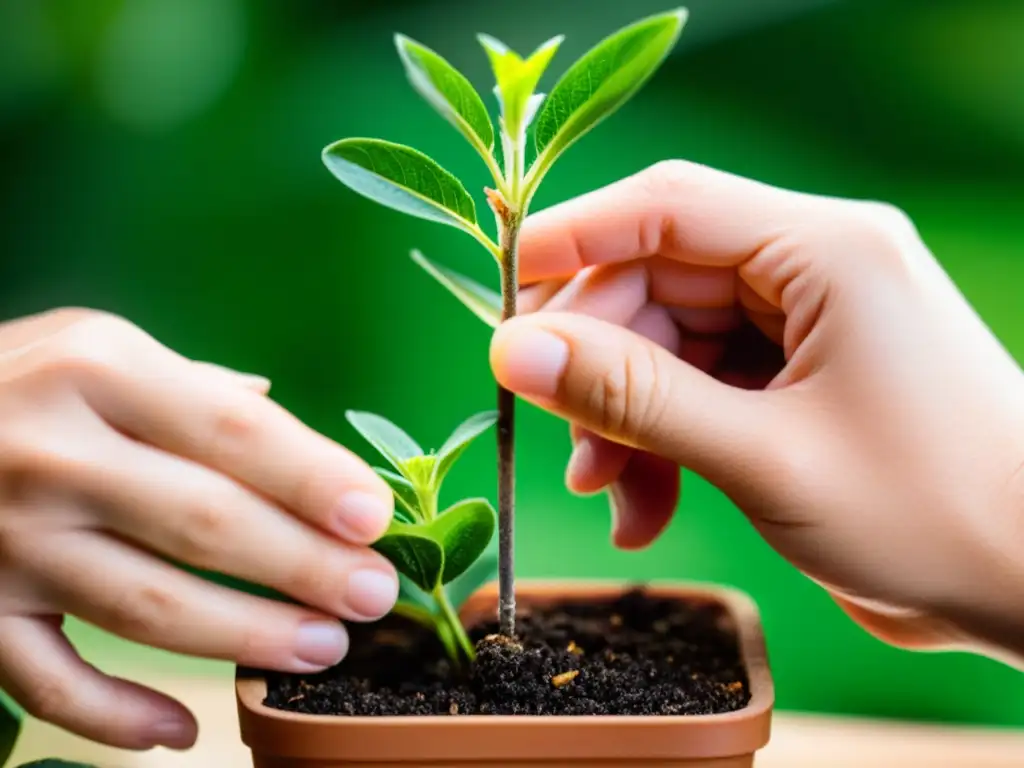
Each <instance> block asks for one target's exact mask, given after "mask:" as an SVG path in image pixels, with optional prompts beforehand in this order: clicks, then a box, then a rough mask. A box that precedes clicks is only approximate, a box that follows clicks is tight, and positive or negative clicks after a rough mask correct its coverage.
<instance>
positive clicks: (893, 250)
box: [823, 201, 918, 260]
mask: <svg viewBox="0 0 1024 768" xmlns="http://www.w3.org/2000/svg"><path fill="white" fill-rule="evenodd" d="M823 234H824V235H826V236H827V237H829V238H830V239H831V240H832V242H841V243H843V242H845V243H849V244H851V245H853V246H854V247H856V248H857V249H858V250H859V251H860V255H861V256H863V257H871V256H875V257H880V258H882V259H885V260H892V259H894V258H895V259H897V260H901V259H902V258H903V257H904V255H905V252H906V249H907V246H908V245H910V244H912V243H916V242H917V239H918V238H917V229H916V228H915V227H914V223H913V222H912V221H911V220H910V217H909V216H907V215H906V214H905V213H904V212H903V211H901V210H900V209H899V208H896V207H895V206H893V205H889V204H888V203H877V202H863V201H847V202H845V203H844V204H843V205H842V206H841V207H839V208H838V209H837V210H836V212H835V215H834V216H833V217H832V219H831V221H830V222H829V223H828V227H827V231H826V232H824V233H823Z"/></svg>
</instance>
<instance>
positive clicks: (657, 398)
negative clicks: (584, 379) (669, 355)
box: [589, 344, 668, 444]
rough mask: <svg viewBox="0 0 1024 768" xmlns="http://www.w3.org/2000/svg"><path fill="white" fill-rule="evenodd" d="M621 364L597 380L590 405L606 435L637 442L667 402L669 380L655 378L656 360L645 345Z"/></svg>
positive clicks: (653, 352) (657, 417)
mask: <svg viewBox="0 0 1024 768" xmlns="http://www.w3.org/2000/svg"><path fill="white" fill-rule="evenodd" d="M620 359H621V360H622V364H621V365H617V366H614V367H611V368H609V369H608V370H606V371H605V372H604V374H603V375H602V376H599V377H596V378H595V380H594V383H593V384H592V386H591V389H590V393H589V405H590V407H591V408H592V409H593V412H594V413H597V414H600V425H601V428H602V429H603V430H604V431H605V433H606V434H611V435H615V436H617V437H619V438H621V439H624V440H626V441H628V442H630V443H634V444H635V443H637V442H639V441H640V440H641V439H642V438H643V437H644V436H645V435H647V434H648V433H649V432H650V431H651V430H652V429H653V428H654V426H655V425H656V424H657V420H658V419H659V418H660V414H661V413H662V412H663V410H664V407H665V402H666V399H667V387H668V377H664V376H659V375H658V358H657V355H656V354H655V351H654V349H652V348H651V347H650V346H649V345H647V344H638V345H636V346H635V347H634V348H633V349H631V350H630V351H629V352H628V353H627V354H625V355H623V356H622V357H621V358H620Z"/></svg>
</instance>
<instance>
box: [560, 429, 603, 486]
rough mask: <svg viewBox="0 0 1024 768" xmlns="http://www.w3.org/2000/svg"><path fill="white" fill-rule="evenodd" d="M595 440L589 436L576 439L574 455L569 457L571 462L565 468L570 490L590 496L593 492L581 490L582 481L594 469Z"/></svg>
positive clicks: (566, 480)
mask: <svg viewBox="0 0 1024 768" xmlns="http://www.w3.org/2000/svg"><path fill="white" fill-rule="evenodd" d="M595 454H596V451H595V450H594V441H593V440H592V439H591V438H590V437H588V436H583V437H580V439H579V440H577V441H576V447H575V448H573V451H572V455H571V456H570V457H569V464H568V466H567V467H566V468H565V484H566V485H567V486H568V488H569V490H570V491H572V492H573V493H575V494H577V495H579V496H590V495H592V494H590V493H585V492H582V491H580V490H579V486H580V485H581V481H582V480H583V479H584V478H585V477H586V476H587V475H588V474H590V473H591V472H592V471H593V469H594V456H595Z"/></svg>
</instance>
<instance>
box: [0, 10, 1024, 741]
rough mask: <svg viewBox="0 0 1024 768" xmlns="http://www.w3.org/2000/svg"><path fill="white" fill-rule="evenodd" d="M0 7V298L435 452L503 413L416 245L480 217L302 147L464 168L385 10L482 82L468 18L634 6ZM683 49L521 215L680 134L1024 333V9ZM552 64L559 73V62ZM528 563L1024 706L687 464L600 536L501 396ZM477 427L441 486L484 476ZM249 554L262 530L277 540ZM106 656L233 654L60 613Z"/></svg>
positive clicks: (533, 26) (177, 664)
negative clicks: (126, 636)
mask: <svg viewBox="0 0 1024 768" xmlns="http://www.w3.org/2000/svg"><path fill="white" fill-rule="evenodd" d="M499 5H500V4H495V3H490V2H484V1H483V0H460V1H458V2H453V1H450V2H427V1H423V2H414V1H413V0H406V1H405V2H400V1H399V0H360V1H358V2H341V1H335V2H326V1H325V0H291V2H288V3H263V2H250V1H246V0H130V1H129V0H89V2H79V3H67V2H57V1H56V0H5V2H3V3H2V4H0V163H2V166H0V167H2V168H3V171H2V173H0V317H3V318H9V317H15V316H18V315H21V314H25V313H29V312H35V311H39V310H42V309H45V308H49V307H54V306H59V305H68V304H74V305H88V306H94V307H100V308H105V309H108V310H112V311H115V312H119V313H122V314H124V315H126V316H127V317H129V318H131V319H132V320H134V321H135V322H136V323H138V324H139V325H141V326H142V327H143V328H145V329H146V330H148V331H149V332H151V333H152V334H154V335H155V336H156V337H157V338H159V339H160V340H161V341H163V342H164V343H166V344H168V345H170V346H173V347H175V348H177V349H179V350H180V351H182V352H183V353H185V354H188V355H190V356H192V357H195V358H202V359H208V360H214V361H217V362H220V363H223V364H226V365H231V366H234V367H237V368H239V369H242V370H249V371H254V372H258V373H261V374H265V375H268V376H270V377H271V378H272V379H273V380H274V385H275V386H274V396H275V397H276V398H277V399H278V400H279V401H280V402H282V403H284V404H285V405H287V406H288V407H289V408H291V409H292V410H294V411H295V412H296V413H297V414H298V415H299V416H300V417H301V418H303V419H305V420H306V421H307V422H309V423H310V424H312V425H314V426H315V427H317V428H318V429H320V430H321V431H323V432H325V433H327V434H329V435H331V436H333V437H335V438H337V439H339V440H341V441H345V442H350V443H351V444H352V445H353V446H354V447H355V448H357V449H358V450H362V449H363V446H362V444H361V443H360V442H359V441H358V440H357V439H356V437H355V435H354V433H353V432H352V431H351V430H350V428H349V427H348V426H347V425H346V423H345V422H344V419H343V410H344V409H345V408H348V407H355V408H360V409H368V410H373V411H377V412H381V413H385V414H387V415H389V416H390V417H391V418H393V419H394V420H395V421H397V422H398V423H400V424H402V425H404V426H406V427H407V428H408V429H409V430H410V431H411V432H412V433H413V435H414V436H417V437H418V438H420V439H421V442H424V443H426V444H432V445H436V444H437V443H438V442H440V440H442V439H443V438H444V437H445V435H446V434H447V432H448V430H449V429H450V428H451V427H452V426H453V425H454V424H455V423H456V422H457V421H459V420H461V419H462V418H463V417H464V416H466V415H468V414H469V413H471V412H474V411H475V410H478V409H483V408H488V407H491V404H492V399H493V395H492V391H493V390H492V383H491V379H490V374H489V370H488V368H487V363H486V350H487V343H488V335H487V333H486V331H485V329H484V328H483V326H481V325H480V324H479V323H478V322H477V321H476V320H475V319H473V318H472V317H471V316H469V315H468V313H466V312H465V311H464V310H463V309H462V308H461V307H459V306H458V305H457V304H456V303H455V302H454V300H452V299H450V298H449V297H447V296H445V295H443V293H442V292H441V291H440V289H439V288H437V287H436V286H435V285H433V284H432V283H431V282H430V281H429V280H428V279H427V278H426V277H425V276H424V275H422V274H420V273H419V272H418V271H417V270H416V269H415V268H414V267H413V266H412V265H411V264H410V263H409V261H408V259H407V257H406V254H407V252H408V250H409V249H410V248H411V247H414V246H415V247H420V248H422V249H423V250H424V251H425V252H426V253H427V254H428V255H430V256H432V257H435V258H438V259H440V260H442V261H444V262H445V263H447V264H449V265H451V266H454V267H455V268H458V269H461V270H463V271H466V272H468V273H471V274H474V275H477V276H478V277H479V278H481V279H486V280H493V279H494V275H493V267H491V266H490V264H488V263H487V262H486V259H484V258H482V257H481V255H480V252H479V251H478V250H477V249H476V247H475V245H474V244H473V243H472V242H471V241H469V239H468V238H465V237H464V236H460V235H458V234H457V233H455V232H454V231H453V230H447V229H444V228H441V227H436V226H432V225H430V224H428V223H425V222H417V221H413V220H409V219H406V218H404V217H401V216H400V215H398V214H395V213H392V212H390V211H386V210H383V209H380V208H378V207H377V206H374V205H373V204H371V203H368V202H366V201H364V200H362V199H360V198H357V197H356V196H355V195H353V194H350V193H348V192H347V191H346V190H344V189H343V188H342V187H341V186H340V185H339V184H338V183H337V182H336V181H334V180H333V179H332V178H331V177H330V176H329V174H328V173H327V172H326V171H325V170H324V168H323V167H322V166H321V164H320V159H319V151H320V149H321V147H322V146H324V145H325V144H327V143H328V142H330V141H332V140H334V139H337V138H341V137H343V136H354V135H367V136H380V137H384V138H389V139H392V140H397V141H403V142H407V143H411V144H413V145H415V146H417V147H419V148H421V149H423V150H425V151H427V152H428V153H430V154H432V155H434V156H435V157H437V158H438V159H439V160H441V161H442V163H444V164H445V165H446V166H448V167H449V168H450V169H451V170H452V171H453V172H455V173H456V174H457V175H460V176H461V177H463V178H465V179H468V180H472V179H479V180H480V182H481V183H483V180H484V177H483V175H482V174H481V168H480V167H479V165H478V160H477V159H476V158H475V156H474V155H473V154H472V152H471V151H470V150H469V149H468V148H467V147H465V146H464V145H463V144H462V139H461V138H460V137H458V135H457V134H455V132H454V131H452V130H451V129H450V128H449V127H448V126H447V125H446V124H444V123H443V121H441V120H440V119H439V118H437V117H436V116H435V115H434V114H433V113H432V112H431V111H430V108H429V107H428V106H427V105H426V104H424V103H423V102H422V101H421V100H420V99H419V98H418V97H416V96H415V95H414V94H413V92H412V91H411V89H410V88H409V87H408V86H407V84H406V82H405V80H404V76H403V74H402V71H401V67H400V64H399V62H398V59H397V56H396V55H395V53H394V49H393V47H392V44H391V34H392V33H393V32H394V31H396V30H401V31H403V32H405V33H406V34H409V35H411V36H413V37H415V38H418V39H420V40H422V41H423V42H425V43H426V44H428V45H430V46H431V47H434V48H436V49H438V50H440V52H441V53H442V54H444V55H446V56H447V57H449V58H450V60H451V61H452V62H453V63H454V64H455V65H456V66H459V67H460V68H462V69H463V70H464V71H465V72H466V73H467V75H468V76H469V77H470V79H471V80H473V82H474V83H475V84H477V85H478V87H480V88H481V89H484V90H486V89H487V88H489V83H488V80H487V77H488V72H487V69H486V61H485V58H484V56H483V54H482V52H481V51H480V50H479V49H478V47H477V46H476V44H475V41H474V39H473V34H474V33H475V32H477V31H487V32H490V33H493V34H495V35H497V36H499V37H501V38H503V39H505V40H506V41H507V42H508V43H510V44H511V45H512V46H513V47H516V48H519V49H521V50H532V48H533V46H534V45H536V44H538V43H539V42H541V41H543V40H545V39H547V38H548V37H550V36H551V35H552V34H554V33H558V32H565V33H567V35H568V39H567V41H566V43H565V45H564V46H563V48H562V50H561V52H560V53H559V55H558V57H557V58H556V60H555V64H554V65H553V67H552V70H553V71H552V73H550V75H557V74H558V73H559V72H561V71H562V70H563V69H564V68H565V66H567V65H568V64H569V63H570V62H571V61H572V60H573V59H574V58H575V56H576V55H578V54H580V53H582V52H583V51H584V50H585V49H586V48H587V47H588V46H589V45H590V44H592V43H593V42H595V41H596V40H597V39H599V38H600V37H602V36H603V35H604V34H606V33H608V32H610V31H612V30H613V29H615V28H617V27H618V26H620V25H621V24H623V23H626V22H628V21H631V20H632V19H634V18H636V17H638V16H640V15H642V14H645V13H647V12H654V11H658V10H664V9H665V8H666V7H667V3H666V2H665V1H664V0H662V2H652V1H651V0H634V2H631V3H628V4H621V3H617V2H614V1H613V0H588V2H587V3H586V5H587V13H585V14H580V13H579V10H580V0H543V2H541V0H521V1H520V3H519V4H518V5H519V8H520V12H519V13H518V14H517V16H516V18H514V19H508V18H504V17H503V16H504V14H501V13H500V12H499ZM689 7H690V10H691V21H690V24H689V26H688V28H687V30H686V31H685V32H684V35H683V40H682V42H681V44H680V47H679V49H678V52H677V55H676V56H674V58H672V59H671V60H670V61H669V62H668V63H667V64H666V65H665V67H664V68H663V70H662V71H661V72H660V74H659V75H658V76H657V78H656V79H655V80H654V81H653V82H652V83H651V84H650V85H649V86H648V87H647V88H645V90H643V91H642V93H641V94H640V95H639V96H638V97H637V98H636V99H635V100H634V102H632V103H631V104H630V106H628V107H627V108H626V109H625V110H623V111H622V112H621V113H619V114H618V115H617V116H616V117H614V118H613V119H612V120H610V121H609V122H607V123H605V124H604V125H603V126H602V127H601V128H600V129H599V130H597V131H595V132H594V133H593V134H591V135H589V136H588V138H586V139H585V140H584V141H583V142H581V143H580V144H579V145H577V146H576V147H574V148H573V150H572V151H570V152H569V153H568V154H567V155H566V157H565V158H564V159H563V160H562V161H561V162H560V163H559V165H558V166H557V167H556V169H555V171H554V172H553V173H552V175H551V176H550V177H549V178H548V180H547V181H546V183H545V187H544V188H543V190H542V192H541V195H540V197H539V199H538V201H537V205H538V207H542V206H545V205H548V204H550V203H552V202H555V201H557V200H560V199H563V198H565V197H568V196H571V195H575V194H578V193H581V192H583V191H586V190H588V189H591V188H593V187H595V186H598V185H602V184H605V183H608V182H610V181H612V180H614V179H616V178H619V177H621V176H624V175H627V174H630V173H632V172H634V171H637V170H639V169H641V168H643V167H644V166H646V165H648V164H650V163H653V162H655V161H657V160H659V159H663V158H667V157H685V158H689V159H693V160H697V161H701V162H704V163H708V164H711V165H714V166H717V167H720V168H724V169H727V170H729V171H732V172H735V173H739V174H744V175H749V176H753V177H756V178H758V179H761V180H764V181H767V182H770V183H774V184H779V185H785V186H789V187H794V188H799V189H802V190H807V191H813V192H817V193H824V194H831V195H844V196H857V197H869V198H875V199H885V200H888V201H891V202H893V203H896V204H897V205H900V206H901V207H903V208H904V209H906V210H907V211H908V212H909V213H910V214H911V215H912V216H913V217H914V219H915V220H916V221H917V223H918V225H919V227H920V229H921V231H922V233H923V235H924V237H925V239H926V240H927V241H928V242H929V244H930V245H931V246H932V247H933V248H934V250H935V251H936V253H937V254H938V256H939V257H940V259H941V261H942V262H943V264H944V265H945V267H946V268H947V269H948V270H949V271H950V273H951V274H952V275H953V277H954V278H955V280H956V281H957V283H958V284H959V285H960V286H961V288H962V290H963V291H964V292H965V294H966V295H967V297H968V298H969V300H970V301H971V302H972V303H973V304H974V305H975V306H976V307H977V309H978V310H979V311H980V312H981V314H982V315H983V317H984V318H985V320H986V321H988V322H989V323H990V325H991V326H992V327H993V328H994V330H995V332H996V333H997V334H998V335H999V337H1000V338H1001V339H1002V340H1003V341H1004V343H1005V344H1006V345H1007V346H1008V347H1009V349H1010V350H1011V352H1013V353H1014V354H1015V355H1016V356H1017V357H1018V359H1020V358H1021V356H1022V355H1024V330H1022V328H1024V326H1022V324H1021V314H1020V313H1021V310H1020V303H1019V302H1020V300H1019V292H1020V286H1021V285H1022V284H1024V283H1022V280H1024V259H1022V251H1024V215H1022V211H1024V184H1022V181H1021V180H1022V179H1024V88H1022V83H1024V46H1021V45H1020V40H1021V30H1022V29H1024V3H1021V2H1019V0H973V2H971V3H965V2H962V1H957V0H931V2H914V0H891V1H889V2H882V1H881V0H859V1H855V0H847V2H828V1H827V0H693V1H692V2H691V3H690V4H689ZM550 75H549V78H548V79H547V80H546V81H545V82H546V83H547V84H549V85H550V83H551V82H552V81H551V77H550ZM520 412H521V417H520V419H521V421H520V423H521V425H522V426H521V430H520V433H521V435H522V437H521V444H520V445H521V449H520V470H519V484H520V500H521V501H520V510H521V511H520V515H519V523H518V526H519V527H518V557H519V564H520V569H521V573H522V574H523V575H524V576H548V577H551V576H556V577H557V576H572V577H621V578H631V579H646V578H687V579H702V580H712V581H722V582H726V583H729V584H733V585H736V586H738V587H740V588H742V589H744V590H746V591H748V592H750V593H751V594H752V595H753V596H754V598H755V599H756V600H757V601H758V603H759V604H760V606H761V609H762V611H763V614H764V619H765V624H766V628H767V633H768V638H769V643H770V651H771V654H772V658H773V664H774V668H775V672H776V676H777V683H778V692H779V705H780V706H782V707H786V708H800V709H812V710H823V711H833V712H853V713H864V714H875V715H886V716H903V717H915V718H926V719H936V720H950V721H952V720H957V721H973V722H987V723H993V724H1004V725H1010V724H1015V725H1021V724H1024V685H1022V683H1021V678H1020V677H1019V675H1018V674H1016V673H1014V672H1011V671H1009V670H1006V669H1003V668H1001V667H999V666H997V665H996V664H994V663H991V662H987V661H983V660H979V659H974V658H969V657H966V656H958V655H934V656H932V655H913V654H909V653H904V652H900V651H896V650H893V649H889V648H887V647H885V646H883V645H882V644H881V643H879V642H877V641H875V640H873V639H871V638H869V637H867V636H866V635H865V634H863V633H862V632H860V631H859V630H858V629H857V628H855V627H854V626H853V625H852V624H851V623H850V622H849V621H848V620H847V619H846V618H845V617H844V616H843V615H842V614H841V613H840V611H839V610H838V609H837V608H836V607H835V606H834V605H833V604H832V603H831V602H830V601H829V600H828V598H827V597H825V596H824V595H823V593H822V592H821V591H820V590H819V589H818V588H816V587H815V586H813V585H811V584H809V583H808V582H807V581H805V580H804V579H802V578H800V577H799V575H798V574H796V573H795V572H794V571H793V570H792V569H791V568H790V567H788V566H787V565H786V564H785V563H784V562H783V561H782V560H781V559H780V558H778V557H777V556H776V555H774V554H773V553H772V552H771V551H770V550H769V549H768V548H767V547H766V546H765V545H764V544H763V543H762V542H761V541H760V540H759V538H758V537H757V536H756V535H755V534H754V533H753V532H752V530H751V529H750V528H749V527H748V526H747V525H746V523H745V522H744V520H743V519H742V518H741V517H740V515H739V514H738V513H737V512H736V510H735V509H733V508H732V507H731V505H730V504H729V503H728V502H727V501H726V500H725V499H724V498H723V497H722V496H721V495H720V494H719V493H718V492H716V491H715V490H714V489H712V488H709V487H708V486H706V485H705V484H704V483H702V482H701V481H699V480H698V479H697V478H694V477H692V476H688V477H687V478H686V479H685V486H686V488H685V492H684V495H685V498H684V500H683V502H682V504H681V508H680V510H679V514H678V517H677V519H676V521H675V523H674V524H673V525H672V527H671V529H670V530H669V531H668V533H667V534H666V535H665V537H664V538H663V539H662V540H661V541H660V543H658V544H657V545H656V546H655V547H654V548H653V549H651V550H649V551H647V552H645V553H642V554H623V553H618V552H615V551H613V550H612V549H611V547H610V546H609V545H608V543H607V542H608V521H607V513H606V509H605V503H604V500H603V499H601V498H591V499H577V498H573V497H571V496H569V495H568V494H567V493H566V492H565V491H564V489H563V486H562V484H561V481H562V477H561V468H562V467H563V466H564V462H565V460H566V459H567V457H568V452H569V442H568V437H567V435H566V430H565V429H564V428H563V426H561V425H560V424H559V423H557V422H556V421H555V420H554V419H552V418H549V417H547V416H544V415H542V414H540V413H539V412H537V411H535V410H532V409H530V408H527V407H524V408H522V409H521V411H520ZM493 483H494V467H493V453H492V451H490V450H488V448H487V447H486V446H483V447H477V448H474V450H473V451H471V453H470V454H468V455H467V457H466V459H464V460H463V462H462V465H461V469H460V471H459V472H457V473H456V475H454V476H453V477H452V478H451V481H450V485H449V488H448V489H447V490H448V492H449V493H450V494H452V496H453V497H454V496H455V495H456V494H467V495H469V494H479V493H481V492H486V491H487V490H488V489H491V488H493ZM267 556H268V557H273V553H270V552H268V553H267ZM72 632H73V637H74V638H75V639H76V641H77V642H78V644H79V646H80V647H81V648H82V650H83V652H84V653H86V654H87V655H89V656H90V658H92V659H94V660H97V661H98V662H99V664H100V666H102V667H105V668H107V669H112V670H115V671H117V672H120V673H124V672H126V671H127V669H128V668H129V667H131V665H133V664H160V665H165V666H166V668H167V669H168V670H169V671H174V670H178V671H181V672H182V673H185V672H188V673H196V674H215V675H227V674H229V672H230V669H229V668H228V667H227V665H223V664H212V663H207V662H196V661H191V660H184V659H179V658H176V657H172V656H170V655H168V654H163V653H158V652H154V651H149V650H145V649H139V648H135V647H133V646H129V645H128V644H125V643H122V642H120V641H115V640H113V639H111V638H108V637H106V636H105V635H103V634H102V633H99V632H97V631H96V630H94V629H92V628H90V627H87V626H83V625H81V624H75V625H73V628H72Z"/></svg>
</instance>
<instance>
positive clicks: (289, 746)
mask: <svg viewBox="0 0 1024 768" xmlns="http://www.w3.org/2000/svg"><path fill="white" fill-rule="evenodd" d="M629 588H630V586H627V585H624V584H613V583H602V582H532V581H523V582H520V583H518V584H517V585H516V600H517V603H518V604H519V605H520V606H523V607H527V606H543V605H550V604H553V603H559V602H563V601H573V602H582V601H588V600H590V601H604V600H610V599H613V598H615V597H617V596H619V595H621V594H622V593H623V592H625V591H627V590H628V589H629ZM645 591H646V592H648V593H649V594H651V595H652V596H654V597H658V598H669V599H679V600H685V601H690V602H705V603H706V602H712V603H717V604H720V605H722V606H724V608H725V610H726V615H728V616H729V617H730V619H731V621H732V623H733V625H734V628H735V631H736V634H737V638H738V641H739V646H740V654H741V657H742V660H743V664H744V667H745V668H746V672H747V677H748V680H749V684H750V701H749V702H748V704H747V706H746V707H744V708H743V709H741V710H737V711H735V712H728V713H725V714H720V715H672V716H601V715H592V716H578V715H576V716H534V715H464V716H444V715H438V716H415V715H411V716H402V717H350V716H338V715H307V714H300V713H296V712H285V711H282V710H278V709H273V708H270V707H266V706H264V705H263V701H264V699H265V698H266V695H267V683H266V680H265V679H264V678H263V677H260V676H250V675H246V674H244V673H242V672H239V674H238V677H237V679H236V684H235V692H236V695H237V700H238V715H239V722H240V726H241V734H242V741H243V742H244V743H245V744H246V746H248V747H249V748H250V749H251V750H252V755H253V765H254V766H255V768H398V767H399V766H404V767H406V768H409V767H412V766H424V767H426V766H429V767H430V768H470V767H471V766H492V767H493V768H502V767H507V768H512V767H513V766H515V767H516V768H527V766H543V767H544V768H555V766H571V765H579V766H585V765H586V766H600V768H626V767H627V766H630V767H638V766H645V765H650V766H661V768H669V767H675V766H678V767H680V768H681V767H683V766H686V768H749V767H750V766H752V765H753V761H754V753H755V752H756V751H757V750H758V749H760V748H761V747H763V746H764V745H765V744H767V743H768V737H769V733H770V727H771V715H772V707H773V705H774V702H775V688H774V684H773V682H772V677H771V671H770V669H769V666H768V658H767V653H766V650H765V643H764V633H763V631H762V629H761V620H760V616H759V615H758V611H757V608H756V606H755V605H754V603H753V602H752V601H751V600H750V598H748V597H747V596H746V595H744V594H742V593H739V592H736V591H735V590H732V589H726V588H723V587H717V586H708V585H700V584H680V583H668V584H652V585H646V586H645ZM497 600H498V593H497V587H496V585H493V584H491V585H488V586H486V587H484V588H482V589H481V590H479V591H478V592H476V593H475V594H474V595H473V596H472V597H470V599H469V600H468V601H466V604H465V605H464V606H463V607H462V610H461V611H460V613H461V615H462V617H463V620H464V621H465V622H466V623H467V624H472V623H475V622H477V621H479V620H482V619H488V618H491V617H493V616H494V614H495V612H496V609H497Z"/></svg>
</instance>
